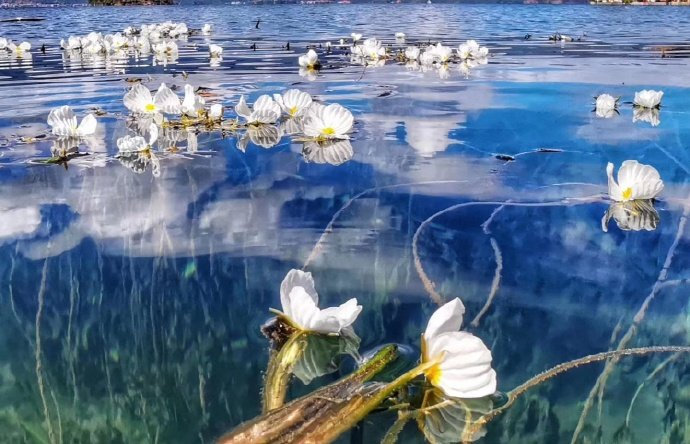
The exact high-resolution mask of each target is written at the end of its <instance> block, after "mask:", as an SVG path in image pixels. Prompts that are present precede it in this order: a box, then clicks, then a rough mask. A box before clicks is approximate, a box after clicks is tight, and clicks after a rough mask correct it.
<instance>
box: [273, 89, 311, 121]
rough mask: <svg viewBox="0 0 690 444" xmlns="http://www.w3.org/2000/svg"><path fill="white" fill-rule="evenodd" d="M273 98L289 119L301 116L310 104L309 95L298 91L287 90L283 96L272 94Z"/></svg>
mask: <svg viewBox="0 0 690 444" xmlns="http://www.w3.org/2000/svg"><path fill="white" fill-rule="evenodd" d="M273 98H274V100H275V101H276V103H277V104H278V105H279V106H280V108H281V109H282V110H283V112H284V113H285V114H287V115H288V116H290V117H299V116H302V115H303V114H304V113H305V112H306V111H307V109H309V107H310V106H311V103H312V99H311V96H310V95H309V93H306V92H304V91H300V90H299V89H291V90H288V91H286V92H285V93H284V94H283V95H280V94H273Z"/></svg>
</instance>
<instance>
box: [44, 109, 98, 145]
mask: <svg viewBox="0 0 690 444" xmlns="http://www.w3.org/2000/svg"><path fill="white" fill-rule="evenodd" d="M97 124H98V122H96V118H95V117H94V116H93V114H87V115H86V117H84V118H83V119H82V121H81V123H79V124H77V116H76V115H75V114H74V111H72V108H70V107H69V106H67V105H64V106H61V107H59V108H55V109H53V110H52V111H50V114H48V125H50V126H51V128H52V133H53V134H54V135H56V136H59V137H86V136H90V135H92V134H93V133H95V132H96V126H97Z"/></svg>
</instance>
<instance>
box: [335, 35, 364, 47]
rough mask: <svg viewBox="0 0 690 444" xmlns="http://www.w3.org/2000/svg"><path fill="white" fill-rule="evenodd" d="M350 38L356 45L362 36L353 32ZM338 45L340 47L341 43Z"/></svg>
mask: <svg viewBox="0 0 690 444" xmlns="http://www.w3.org/2000/svg"><path fill="white" fill-rule="evenodd" d="M350 37H351V38H352V42H353V43H356V42H358V41H360V40H361V39H362V34H360V33H357V32H353V33H352V34H350ZM340 44H341V45H342V44H343V41H341V42H340Z"/></svg>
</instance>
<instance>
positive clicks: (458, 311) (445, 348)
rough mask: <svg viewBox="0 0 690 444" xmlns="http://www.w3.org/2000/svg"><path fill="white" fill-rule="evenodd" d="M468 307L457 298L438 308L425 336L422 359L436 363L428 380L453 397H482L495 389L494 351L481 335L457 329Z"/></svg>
mask: <svg viewBox="0 0 690 444" xmlns="http://www.w3.org/2000/svg"><path fill="white" fill-rule="evenodd" d="M464 313H465V307H464V306H463V305H462V302H461V301H460V299H458V298H455V299H453V300H452V301H450V302H448V303H447V304H445V305H443V306H442V307H441V308H439V309H438V310H436V311H435V312H434V314H433V315H431V318H430V319H429V323H428V324H427V327H426V331H425V332H424V335H423V336H422V362H423V363H432V364H433V365H432V366H431V367H430V368H429V369H428V370H427V371H426V372H425V376H426V378H427V380H428V381H429V382H430V383H431V384H432V385H434V386H435V387H438V388H439V389H441V390H442V391H443V392H444V393H445V395H446V396H450V397H454V398H482V397H484V396H489V395H491V394H493V393H494V392H496V372H495V371H494V369H493V368H491V351H490V350H489V349H488V348H487V347H486V345H484V343H483V342H482V340H481V339H479V338H478V337H476V336H474V335H472V334H470V333H467V332H464V331H458V330H460V327H461V326H462V316H463V314H464Z"/></svg>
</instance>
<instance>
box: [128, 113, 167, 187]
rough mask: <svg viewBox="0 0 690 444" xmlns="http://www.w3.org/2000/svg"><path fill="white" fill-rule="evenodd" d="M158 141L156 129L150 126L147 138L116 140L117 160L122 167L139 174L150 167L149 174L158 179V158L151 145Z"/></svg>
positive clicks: (133, 137)
mask: <svg viewBox="0 0 690 444" xmlns="http://www.w3.org/2000/svg"><path fill="white" fill-rule="evenodd" d="M156 140H158V127H157V126H156V125H155V124H151V126H150V127H149V138H148V140H146V139H144V138H143V137H142V136H130V135H127V136H124V137H121V138H119V139H118V140H117V148H118V154H117V158H118V160H119V161H120V163H121V164H122V165H124V166H125V167H127V168H129V169H130V170H132V171H134V172H135V173H137V174H141V173H143V172H144V171H146V170H147V169H148V167H149V166H151V174H153V176H154V177H159V176H160V173H161V170H160V162H159V160H158V156H157V155H156V153H155V152H154V151H153V144H154V143H156Z"/></svg>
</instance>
